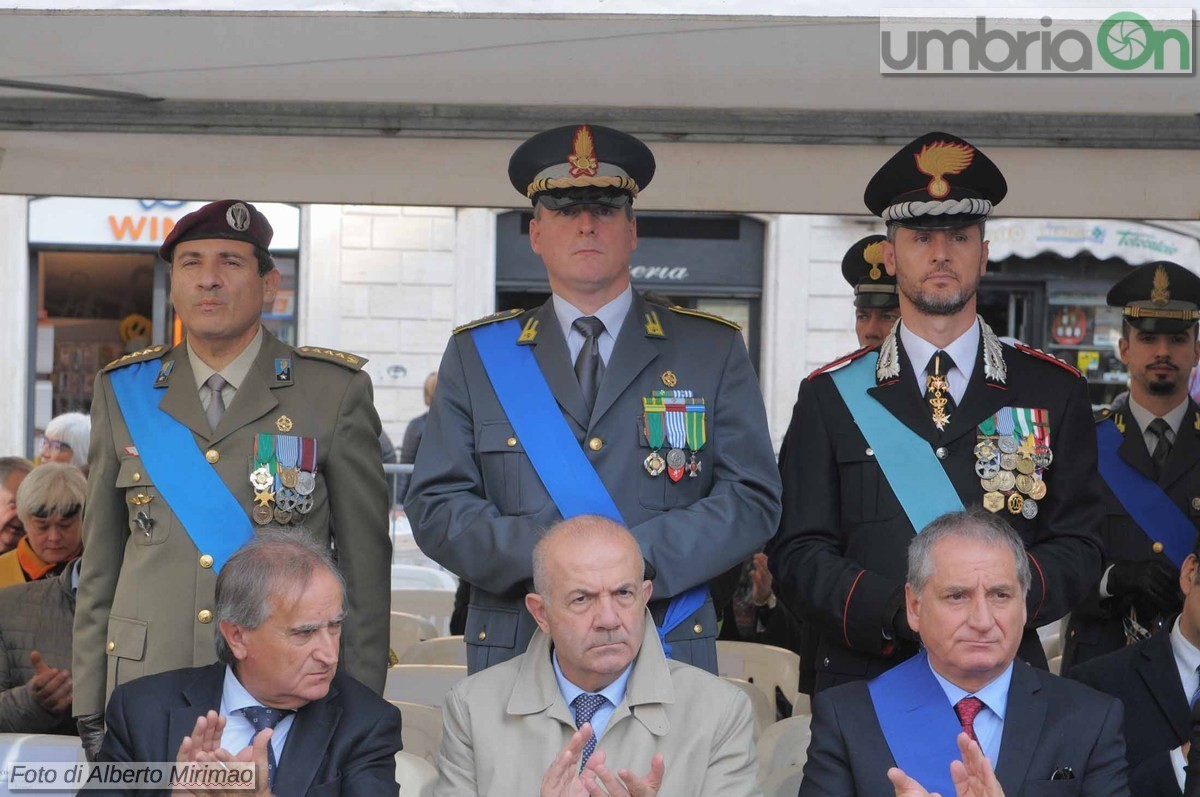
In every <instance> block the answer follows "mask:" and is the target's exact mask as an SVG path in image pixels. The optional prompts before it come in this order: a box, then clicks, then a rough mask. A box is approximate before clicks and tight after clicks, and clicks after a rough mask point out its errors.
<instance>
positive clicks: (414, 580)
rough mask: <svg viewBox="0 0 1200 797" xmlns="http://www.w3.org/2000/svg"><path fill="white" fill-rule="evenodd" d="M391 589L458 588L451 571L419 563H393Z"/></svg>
mask: <svg viewBox="0 0 1200 797" xmlns="http://www.w3.org/2000/svg"><path fill="white" fill-rule="evenodd" d="M392 589H393V590H398V589H436V590H450V591H451V592H453V591H454V590H456V589H458V579H457V578H455V577H454V574H453V573H447V572H446V571H445V570H438V569H437V568H433V567H422V566H421V565H407V564H400V563H397V564H393V565H392Z"/></svg>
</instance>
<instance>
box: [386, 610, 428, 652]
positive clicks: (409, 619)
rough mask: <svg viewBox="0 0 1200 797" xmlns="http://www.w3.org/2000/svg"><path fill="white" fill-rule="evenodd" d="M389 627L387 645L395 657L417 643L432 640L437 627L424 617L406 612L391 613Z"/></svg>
mask: <svg viewBox="0 0 1200 797" xmlns="http://www.w3.org/2000/svg"><path fill="white" fill-rule="evenodd" d="M389 622H390V625H391V628H390V631H389V633H388V644H389V645H391V647H392V652H393V653H395V654H396V656H397V657H399V656H401V655H402V654H403V653H404V652H405V651H406V650H408V649H409V648H411V647H412V646H413V645H415V644H417V643H418V642H422V641H424V640H426V639H433V638H434V637H436V636H437V635H438V630H437V626H435V625H434V624H433V623H431V622H429V621H428V620H426V619H425V618H424V617H417V616H416V615H415V614H408V613H407V612H392V614H391V617H390V618H389Z"/></svg>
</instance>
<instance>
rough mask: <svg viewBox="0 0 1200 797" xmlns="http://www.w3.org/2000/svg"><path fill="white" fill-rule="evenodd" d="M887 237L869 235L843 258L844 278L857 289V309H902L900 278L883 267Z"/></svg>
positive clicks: (855, 298)
mask: <svg viewBox="0 0 1200 797" xmlns="http://www.w3.org/2000/svg"><path fill="white" fill-rule="evenodd" d="M886 240H887V237H886V236H883V235H868V236H867V237H866V238H863V239H862V240H861V241H859V242H857V243H856V244H854V245H853V246H851V247H850V248H849V249H848V250H847V251H846V256H845V257H843V258H842V277H843V278H844V279H845V280H846V282H848V283H850V286H851V287H852V288H854V306H855V307H880V308H887V307H899V306H900V292H899V290H898V289H897V288H896V278H895V277H893V276H891V275H889V274H888V273H887V270H886V269H885V268H884V267H883V242H884V241H886Z"/></svg>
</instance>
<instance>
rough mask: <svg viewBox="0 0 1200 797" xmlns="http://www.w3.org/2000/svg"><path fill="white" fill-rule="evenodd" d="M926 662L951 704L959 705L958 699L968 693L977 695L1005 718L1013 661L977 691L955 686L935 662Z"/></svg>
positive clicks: (993, 711)
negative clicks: (937, 668) (935, 666)
mask: <svg viewBox="0 0 1200 797" xmlns="http://www.w3.org/2000/svg"><path fill="white" fill-rule="evenodd" d="M926 663H927V664H929V671H930V672H932V673H933V677H934V678H936V679H937V682H938V684H940V685H941V687H942V691H943V692H945V693H946V699H947V700H949V701H950V705H951V706H955V705H957V704H958V701H960V700H962V699H963V698H964V697H967V696H968V695H975V697H977V698H979V699H980V700H982V701H983V704H984V705H985V706H987V707H988V708H989V709H991V711H992V713H993V714H995V715H996V716H997V717H999V718H1000V719H1001V720H1003V719H1004V713H1005V712H1006V711H1007V710H1008V688H1009V686H1011V685H1012V674H1013V662H1011V661H1010V662H1009V663H1008V667H1006V668H1005V669H1004V672H1002V673H1000V674H999V675H997V676H996V677H995V678H994V679H993V680H992V681H990V682H989V683H988V685H987V686H985V687H983V688H982V689H980V690H979V691H977V692H968V691H966V690H965V689H962V688H961V687H958V686H955V685H954V684H952V683H950V682H949V681H947V680H946V679H945V678H943V677H942V676H941V674H940V673H939V672H938V671H937V670H935V669H933V662H930V661H929V660H928V659H926Z"/></svg>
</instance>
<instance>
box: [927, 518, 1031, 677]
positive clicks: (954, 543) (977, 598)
mask: <svg viewBox="0 0 1200 797" xmlns="http://www.w3.org/2000/svg"><path fill="white" fill-rule="evenodd" d="M932 559H933V575H932V577H931V578H930V579H929V580H928V581H927V582H926V583H925V586H924V587H923V588H922V589H921V591H920V593H915V592H914V591H913V589H912V585H911V584H910V585H906V586H905V588H904V591H905V598H906V605H907V608H908V624H909V626H910V627H911V628H912V629H913V630H914V631H916V632H918V633H919V634H920V635H921V642H922V643H923V644H924V645H925V649H926V650H927V651H928V653H929V661H930V663H931V664H932V665H933V668H934V669H935V670H937V672H938V673H939V674H940V675H941V676H942V677H943V678H945V679H946V680H948V681H950V682H951V683H954V684H956V685H957V686H959V687H961V688H963V689H966V690H967V691H968V692H974V691H976V690H977V689H979V688H980V687H983V686H986V685H987V684H988V683H990V682H991V681H992V680H994V679H995V678H996V677H997V676H998V675H1000V673H1002V672H1004V668H1005V667H1007V666H1008V663H1009V662H1010V661H1012V660H1013V658H1015V657H1016V655H1017V646H1018V645H1020V644H1021V632H1022V630H1023V629H1024V627H1025V596H1024V595H1023V594H1022V591H1021V588H1020V585H1019V583H1018V581H1017V567H1016V563H1015V562H1014V561H1013V554H1012V551H1011V550H1009V549H1008V548H1007V547H1002V546H999V545H991V544H988V543H985V542H981V541H978V540H971V539H963V538H961V537H947V538H945V539H943V540H941V541H939V542H937V543H936V544H934V546H933V551H932Z"/></svg>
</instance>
